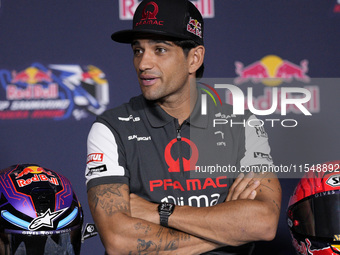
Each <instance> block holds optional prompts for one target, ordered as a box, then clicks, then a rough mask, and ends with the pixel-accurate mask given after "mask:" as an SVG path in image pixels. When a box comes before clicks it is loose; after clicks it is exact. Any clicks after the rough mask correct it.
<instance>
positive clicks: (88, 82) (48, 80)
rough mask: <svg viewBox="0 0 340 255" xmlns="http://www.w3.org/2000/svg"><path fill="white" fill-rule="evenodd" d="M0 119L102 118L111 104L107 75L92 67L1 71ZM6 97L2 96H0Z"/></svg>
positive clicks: (43, 67) (59, 66)
mask: <svg viewBox="0 0 340 255" xmlns="http://www.w3.org/2000/svg"><path fill="white" fill-rule="evenodd" d="M1 89H3V90H4V92H5V93H4V95H5V97H0V119H5V120H9V119H54V120H64V119H68V118H70V117H71V116H73V117H74V118H75V119H76V120H80V119H82V118H86V117H88V115H89V114H88V113H91V114H94V115H98V114H100V113H102V112H103V111H104V110H105V109H106V105H107V104H108V103H109V93H108V83H107V80H106V79H105V74H104V73H103V72H102V71H101V70H100V69H99V68H97V67H95V66H92V65H89V66H86V67H85V68H81V67H80V66H79V65H49V66H48V68H47V67H45V66H44V65H42V64H40V63H33V64H32V65H31V66H29V67H27V68H25V69H24V70H22V71H19V72H18V71H9V70H5V69H2V70H0V90H1ZM0 94H2V93H0Z"/></svg>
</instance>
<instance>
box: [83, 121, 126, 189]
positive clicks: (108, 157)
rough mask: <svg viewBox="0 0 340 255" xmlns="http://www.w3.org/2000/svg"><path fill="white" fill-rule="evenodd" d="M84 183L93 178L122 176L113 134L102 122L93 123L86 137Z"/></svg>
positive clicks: (122, 172) (122, 171) (122, 169)
mask: <svg viewBox="0 0 340 255" xmlns="http://www.w3.org/2000/svg"><path fill="white" fill-rule="evenodd" d="M87 155H88V159H87V167H86V172H85V176H86V183H87V182H88V181H89V180H91V179H94V178H98V177H105V176H124V175H125V169H124V167H123V166H121V165H119V152H118V145H117V142H116V139H115V136H114V135H113V133H112V132H111V130H110V129H109V128H108V127H107V126H105V125H104V124H102V123H98V122H96V123H94V124H93V125H92V128H91V130H90V132H89V135H88V139H87Z"/></svg>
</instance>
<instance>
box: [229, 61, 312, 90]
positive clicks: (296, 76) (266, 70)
mask: <svg viewBox="0 0 340 255" xmlns="http://www.w3.org/2000/svg"><path fill="white" fill-rule="evenodd" d="M235 68H236V70H235V71H236V74H238V77H236V78H235V80H234V83H235V84H236V85H239V84H242V83H245V82H248V81H251V82H253V83H259V82H262V83H263V84H265V85H268V86H277V85H279V84H281V83H282V82H292V81H293V80H298V81H302V82H306V83H307V82H309V81H310V77H309V76H308V75H307V74H306V73H307V72H308V61H307V60H302V61H301V62H300V64H299V65H297V64H294V63H292V62H290V61H288V60H283V59H281V58H280V57H278V56H275V55H268V56H265V57H263V58H262V59H261V60H259V61H256V62H254V63H252V64H250V65H248V66H244V64H243V63H241V62H239V61H236V62H235Z"/></svg>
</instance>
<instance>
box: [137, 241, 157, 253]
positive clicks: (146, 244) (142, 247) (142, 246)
mask: <svg viewBox="0 0 340 255" xmlns="http://www.w3.org/2000/svg"><path fill="white" fill-rule="evenodd" d="M137 242H138V244H137V251H138V254H148V253H149V252H155V251H157V245H156V244H155V243H154V242H152V241H145V240H142V239H138V240H137ZM145 252H148V253H145Z"/></svg>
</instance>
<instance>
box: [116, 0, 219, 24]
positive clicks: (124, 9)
mask: <svg viewBox="0 0 340 255" xmlns="http://www.w3.org/2000/svg"><path fill="white" fill-rule="evenodd" d="M140 2H141V0H119V18H120V19H121V20H132V19H133V14H134V13H135V10H136V8H137V6H138V5H139V3H140ZM191 2H192V3H193V4H194V5H195V6H196V7H197V9H198V10H199V11H200V12H201V14H202V16H203V18H214V17H215V9H214V6H215V5H214V0H192V1H191Z"/></svg>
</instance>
